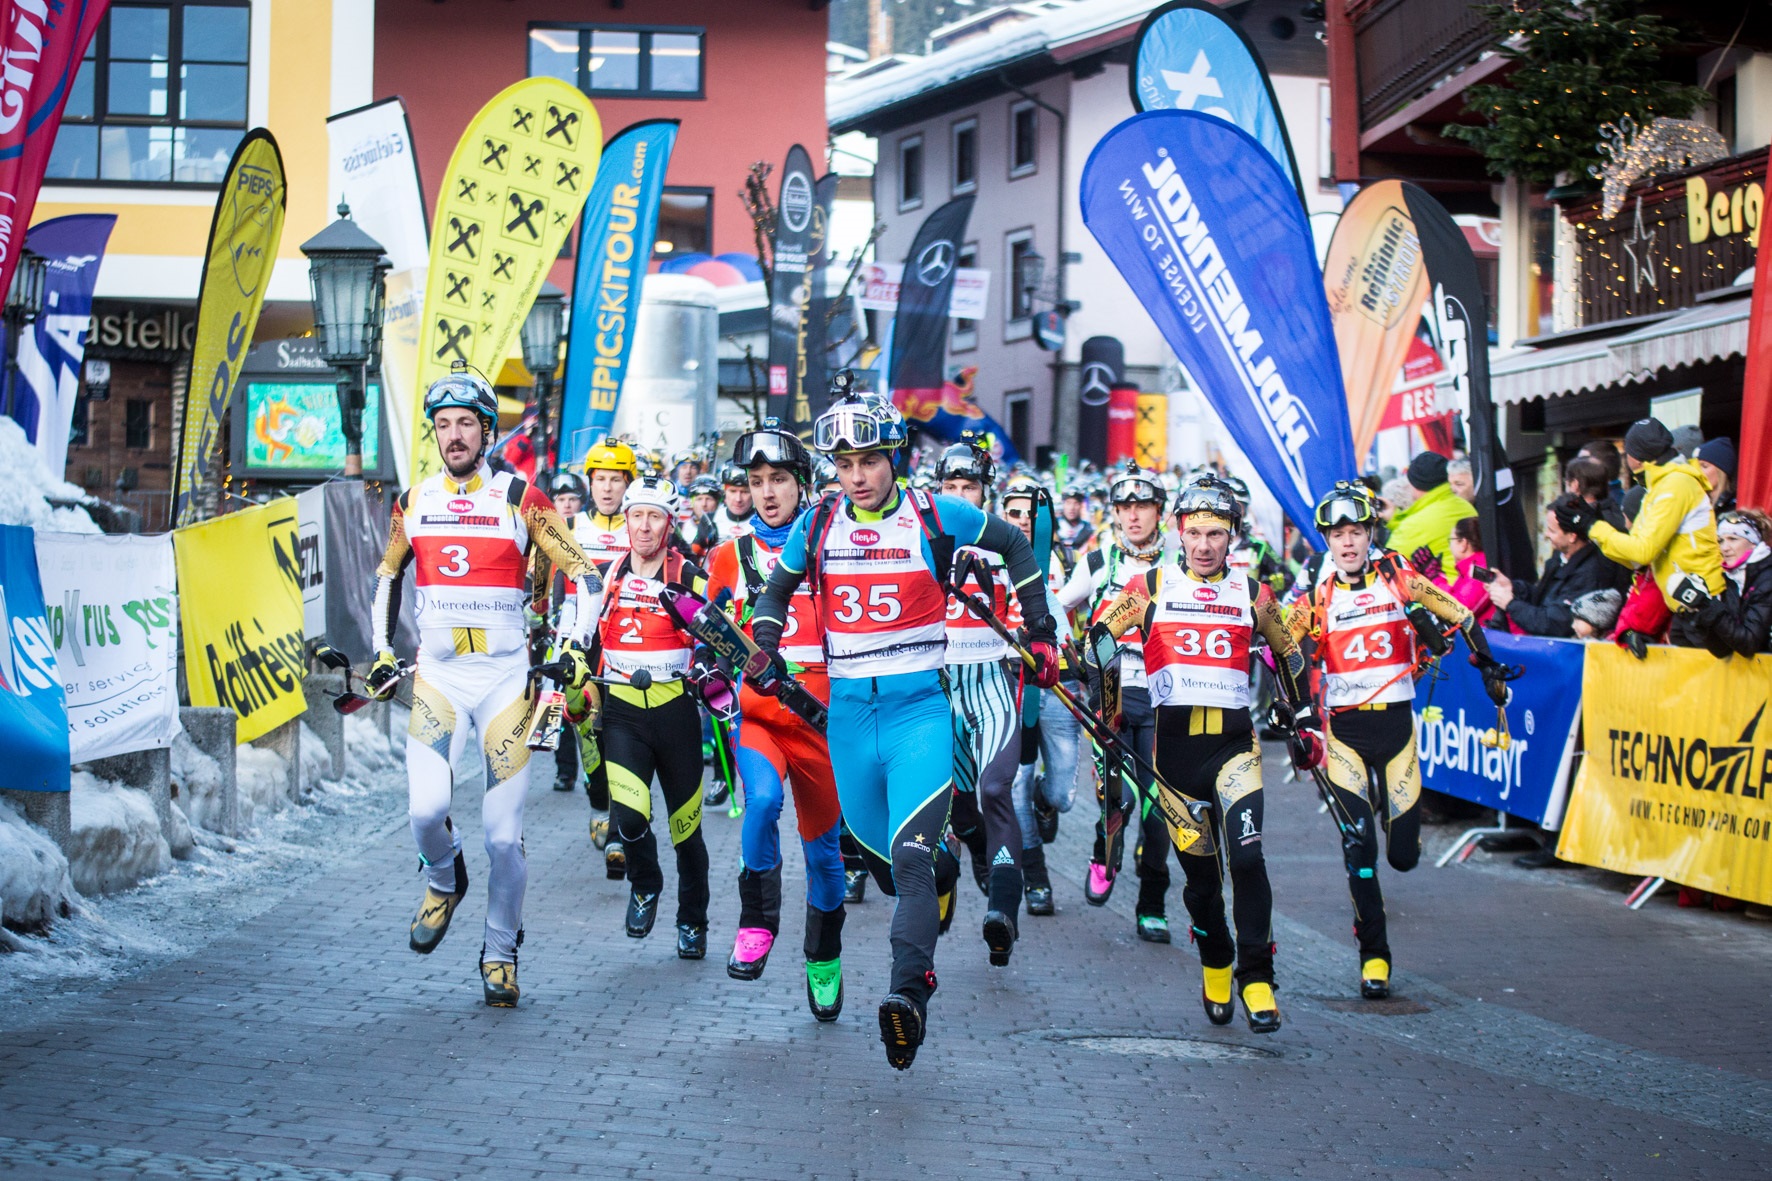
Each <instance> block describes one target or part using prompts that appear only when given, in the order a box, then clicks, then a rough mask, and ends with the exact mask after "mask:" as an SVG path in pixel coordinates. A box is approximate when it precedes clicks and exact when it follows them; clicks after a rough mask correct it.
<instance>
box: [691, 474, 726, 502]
mask: <svg viewBox="0 0 1772 1181" xmlns="http://www.w3.org/2000/svg"><path fill="white" fill-rule="evenodd" d="M683 491H684V493H686V494H687V495H689V496H704V495H705V496H714V497H718V496H719V495H720V481H719V480H717V479H715V478H714V477H713V476H710V475H708V474H707V473H705V472H704V473H702V474H701V475H699V476H696V477H695V478H694V479H692V480H690V481H689V484H688V486H687V487H685V488H684V489H683Z"/></svg>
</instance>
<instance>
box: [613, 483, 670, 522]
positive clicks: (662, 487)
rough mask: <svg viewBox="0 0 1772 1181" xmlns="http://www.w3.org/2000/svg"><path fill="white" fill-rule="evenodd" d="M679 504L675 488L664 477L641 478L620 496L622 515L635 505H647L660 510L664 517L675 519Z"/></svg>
mask: <svg viewBox="0 0 1772 1181" xmlns="http://www.w3.org/2000/svg"><path fill="white" fill-rule="evenodd" d="M679 503H680V502H679V499H678V496H677V486H676V485H675V484H673V483H672V482H671V481H670V480H669V479H668V478H667V477H664V476H641V477H640V478H639V479H637V480H635V481H634V482H633V483H631V484H629V485H628V490H627V491H626V492H624V493H622V495H621V511H622V512H623V513H626V512H627V511H628V510H629V509H632V508H634V507H635V506H637V505H649V506H651V507H652V508H655V509H660V510H662V511H663V512H664V514H665V516H667V517H672V518H675V517H676V515H677V506H678V504H679Z"/></svg>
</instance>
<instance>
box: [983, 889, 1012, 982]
mask: <svg viewBox="0 0 1772 1181" xmlns="http://www.w3.org/2000/svg"><path fill="white" fill-rule="evenodd" d="M1020 902H1021V871H1020V870H1018V869H1016V868H1015V867H1014V866H1013V865H999V866H996V867H995V868H993V869H992V870H991V878H990V902H989V906H990V909H989V910H987V911H985V915H984V945H985V947H986V948H987V949H988V950H989V952H990V961H991V967H993V968H1004V967H1007V966H1008V965H1009V953H1010V952H1012V951H1014V950H1015V941H1016V939H1018V938H1019V937H1020V935H1021V932H1020V931H1019V930H1018V929H1017V926H1016V922H1015V919H1016V916H1017V915H1018V914H1020V913H1021V907H1020V905H1019V903H1020Z"/></svg>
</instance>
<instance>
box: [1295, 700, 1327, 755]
mask: <svg viewBox="0 0 1772 1181" xmlns="http://www.w3.org/2000/svg"><path fill="white" fill-rule="evenodd" d="M1292 725H1293V731H1292V742H1291V744H1290V745H1291V747H1292V765H1293V766H1294V767H1297V768H1298V769H1299V770H1300V771H1314V770H1316V769H1317V768H1318V767H1321V766H1322V765H1323V762H1324V760H1325V759H1327V758H1328V754H1329V751H1328V748H1327V746H1326V745H1325V744H1324V742H1323V728H1322V727H1323V723H1322V722H1320V721H1318V720H1317V711H1316V709H1315V707H1313V706H1310V705H1301V706H1299V707H1298V709H1297V710H1296V711H1295V712H1294V715H1293V721H1292Z"/></svg>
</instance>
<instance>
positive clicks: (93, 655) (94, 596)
mask: <svg viewBox="0 0 1772 1181" xmlns="http://www.w3.org/2000/svg"><path fill="white" fill-rule="evenodd" d="M36 542H37V568H38V571H39V572H40V573H41V575H42V579H43V599H44V603H45V604H46V606H47V610H46V612H45V617H46V618H47V620H48V622H49V634H50V637H51V638H52V639H53V640H54V642H55V664H56V668H57V670H58V671H59V672H60V674H61V682H62V690H63V692H64V694H65V695H66V697H67V707H68V744H69V759H70V760H71V761H72V762H76V763H84V762H86V761H87V760H89V759H102V758H108V757H110V756H111V755H122V754H128V753H129V752H130V751H136V750H158V749H160V748H161V747H167V746H171V745H172V740H173V739H174V738H176V737H178V734H179V724H178V589H177V587H178V580H177V578H176V577H175V576H174V574H173V565H172V537H171V535H170V534H166V533H160V534H155V535H153V536H149V537H143V536H139V535H117V536H106V535H104V534H99V533H38V534H37V537H36Z"/></svg>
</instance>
